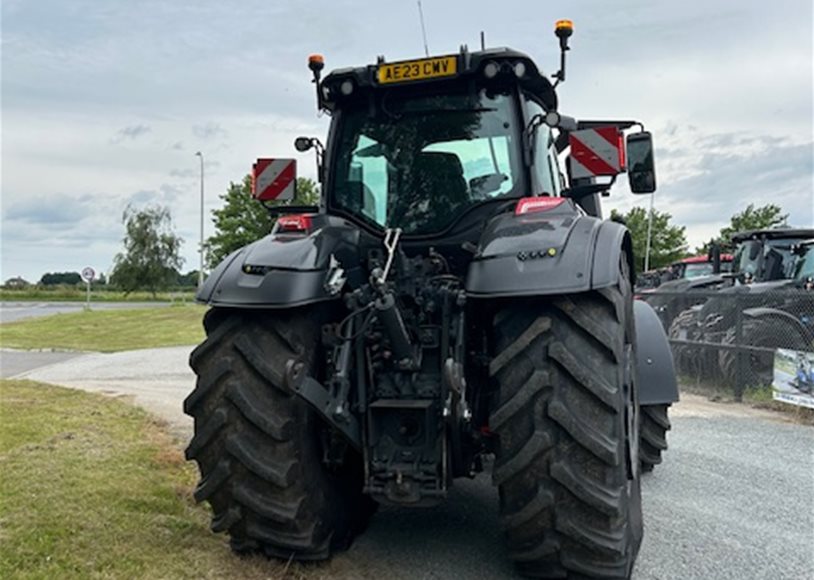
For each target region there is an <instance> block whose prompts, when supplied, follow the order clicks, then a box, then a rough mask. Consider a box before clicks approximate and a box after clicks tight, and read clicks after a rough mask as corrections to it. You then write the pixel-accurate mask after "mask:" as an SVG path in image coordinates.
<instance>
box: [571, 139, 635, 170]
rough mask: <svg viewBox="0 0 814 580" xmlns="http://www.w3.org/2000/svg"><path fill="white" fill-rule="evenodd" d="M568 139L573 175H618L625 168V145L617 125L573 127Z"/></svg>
mask: <svg viewBox="0 0 814 580" xmlns="http://www.w3.org/2000/svg"><path fill="white" fill-rule="evenodd" d="M568 140H569V144H570V146H571V177H572V178H574V179H579V178H583V177H596V176H598V175H617V174H619V173H622V172H623V171H624V170H625V146H624V141H623V139H622V132H621V131H620V130H619V129H618V128H616V127H599V128H597V129H582V130H580V131H572V132H571V133H570V134H569V137H568Z"/></svg>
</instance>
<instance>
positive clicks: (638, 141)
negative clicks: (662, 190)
mask: <svg viewBox="0 0 814 580" xmlns="http://www.w3.org/2000/svg"><path fill="white" fill-rule="evenodd" d="M627 176H628V181H629V183H630V191H632V192H633V193H653V192H654V191H656V168H655V163H654V162H653V137H652V136H651V135H650V133H648V132H647V131H642V132H640V133H633V134H631V135H628V137H627Z"/></svg>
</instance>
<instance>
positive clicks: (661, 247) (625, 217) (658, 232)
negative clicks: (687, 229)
mask: <svg viewBox="0 0 814 580" xmlns="http://www.w3.org/2000/svg"><path fill="white" fill-rule="evenodd" d="M647 217H648V211H647V210H646V209H644V208H643V207H634V208H632V209H631V210H630V211H629V212H627V213H626V214H620V213H619V212H617V211H616V210H612V211H611V219H612V220H616V221H622V222H623V223H624V224H625V225H626V226H627V229H628V230H630V236H631V238H632V240H633V257H634V263H635V266H636V273H637V274H638V273H639V272H641V271H643V270H644V258H645V253H646V252H647ZM672 217H673V216H671V215H670V214H669V213H666V212H659V211H655V210H653V231H652V234H651V241H650V269H651V270H653V269H656V268H661V267H663V266H666V265H668V264H670V263H672V262H675V261H676V260H679V259H681V258H683V257H684V255H685V254H686V253H687V238H686V235H685V233H684V226H676V225H672V224H670V220H671V219H672Z"/></svg>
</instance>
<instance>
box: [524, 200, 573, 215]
mask: <svg viewBox="0 0 814 580" xmlns="http://www.w3.org/2000/svg"><path fill="white" fill-rule="evenodd" d="M565 199H566V198H564V197H524V198H523V199H521V200H520V201H518V202H517V207H515V208H514V215H525V214H529V213H538V212H542V211H549V210H552V209H554V208H557V207H559V206H560V205H562V204H563V203H565Z"/></svg>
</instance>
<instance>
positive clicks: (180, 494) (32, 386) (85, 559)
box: [0, 380, 334, 579]
mask: <svg viewBox="0 0 814 580" xmlns="http://www.w3.org/2000/svg"><path fill="white" fill-rule="evenodd" d="M196 481H197V471H196V469H195V468H194V466H193V465H192V464H190V463H188V462H186V461H184V457H183V455H182V453H181V450H180V446H179V445H178V443H177V442H174V441H172V440H171V439H170V438H169V436H168V435H166V434H165V431H164V429H163V426H162V425H161V424H159V423H157V422H156V421H155V420H154V419H152V418H151V417H150V416H149V415H147V414H146V413H145V412H144V411H142V410H140V409H138V408H136V407H133V406H131V405H128V404H126V403H124V402H122V401H118V400H116V399H111V398H108V397H104V396H102V395H96V394H91V393H84V392H81V391H75V390H71V389H65V388H62V387H54V386H50V385H44V384H41V383H34V382H31V381H19V380H5V381H0V578H4V579H6V578H15V579H16V578H60V579H61V578H128V579H129V578H292V579H296V578H304V577H306V576H307V577H308V578H309V579H314V578H322V577H330V576H331V575H332V573H333V572H334V570H332V569H331V567H330V566H328V567H324V566H323V567H306V566H298V565H294V564H287V563H286V562H280V561H277V560H268V559H266V558H263V557H260V556H252V557H243V558H239V557H237V556H235V555H233V554H232V553H231V551H230V550H229V547H228V543H227V540H226V537H225V536H223V535H215V534H213V533H212V532H210V531H209V512H208V509H206V508H205V507H201V506H198V505H196V504H195V503H194V500H193V499H192V490H193V489H194V485H195V482H196Z"/></svg>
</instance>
